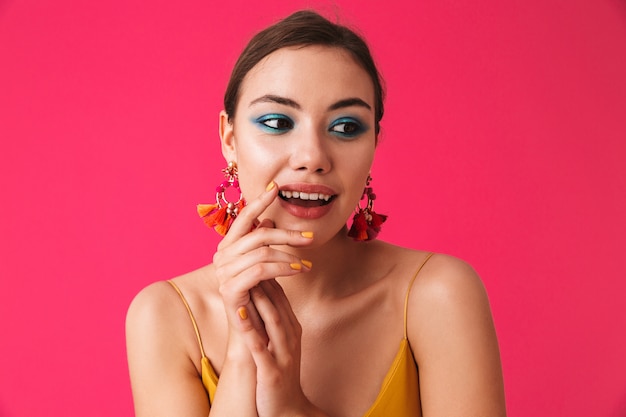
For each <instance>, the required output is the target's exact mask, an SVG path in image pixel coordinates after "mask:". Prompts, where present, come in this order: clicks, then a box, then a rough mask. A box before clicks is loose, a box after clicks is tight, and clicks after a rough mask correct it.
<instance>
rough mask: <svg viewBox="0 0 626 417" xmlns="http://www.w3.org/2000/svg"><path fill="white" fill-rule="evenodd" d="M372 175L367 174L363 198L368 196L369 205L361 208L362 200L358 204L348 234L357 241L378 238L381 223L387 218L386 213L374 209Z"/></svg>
mask: <svg viewBox="0 0 626 417" xmlns="http://www.w3.org/2000/svg"><path fill="white" fill-rule="evenodd" d="M371 181H372V177H371V176H369V175H368V176H367V182H366V183H365V189H364V190H363V195H362V196H361V200H362V199H363V198H365V197H367V206H365V208H361V202H360V201H359V203H358V204H357V206H356V210H355V213H354V217H353V218H352V226H351V227H350V230H349V231H348V236H350V237H351V238H353V239H354V240H356V241H357V242H363V241H367V240H372V239H376V236H378V233H379V232H380V228H381V225H382V224H383V223H384V222H385V220H387V216H386V215H384V214H378V213H376V212H375V211H374V200H376V194H374V191H373V189H372V187H370V182H371Z"/></svg>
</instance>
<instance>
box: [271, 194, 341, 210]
mask: <svg viewBox="0 0 626 417" xmlns="http://www.w3.org/2000/svg"><path fill="white" fill-rule="evenodd" d="M278 195H279V197H280V198H281V199H283V200H285V201H286V202H288V203H289V204H293V205H296V206H301V207H321V206H325V205H327V204H330V202H331V201H333V199H334V198H335V196H334V195H329V194H323V193H304V192H299V191H280V193H279V194H278Z"/></svg>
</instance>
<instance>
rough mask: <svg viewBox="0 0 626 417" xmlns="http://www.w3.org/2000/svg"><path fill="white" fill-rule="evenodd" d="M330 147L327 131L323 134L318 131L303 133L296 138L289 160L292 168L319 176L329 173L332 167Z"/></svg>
mask: <svg viewBox="0 0 626 417" xmlns="http://www.w3.org/2000/svg"><path fill="white" fill-rule="evenodd" d="M328 146H329V142H328V138H327V137H326V132H325V131H324V132H321V131H318V130H316V129H309V130H307V131H302V132H301V134H300V135H298V137H296V138H294V142H293V147H292V152H291V156H290V160H289V164H290V166H291V168H293V169H294V170H298V171H302V170H305V171H309V172H315V173H318V174H325V173H327V172H328V171H330V169H331V166H332V163H331V157H330V152H329V149H328Z"/></svg>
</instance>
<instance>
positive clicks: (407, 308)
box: [190, 252, 434, 339]
mask: <svg viewBox="0 0 626 417" xmlns="http://www.w3.org/2000/svg"><path fill="white" fill-rule="evenodd" d="M433 255H434V253H433V252H431V253H429V254H428V255H426V258H424V261H423V262H422V264H421V265H420V267H419V268H417V271H416V272H415V275H413V278H411V281H410V282H409V286H408V287H407V289H406V297H405V299H404V338H405V339H407V338H408V335H407V326H408V324H407V322H408V311H409V294H410V293H411V288H412V287H413V282H414V281H415V278H417V275H418V274H419V273H420V271H421V270H422V268H423V267H424V265H426V262H428V260H429V259H430V258H431V256H433ZM190 313H191V312H190Z"/></svg>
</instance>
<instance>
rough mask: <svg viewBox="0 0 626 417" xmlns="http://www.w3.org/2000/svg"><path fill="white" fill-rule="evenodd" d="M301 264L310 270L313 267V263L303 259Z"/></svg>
mask: <svg viewBox="0 0 626 417" xmlns="http://www.w3.org/2000/svg"><path fill="white" fill-rule="evenodd" d="M300 263H301V264H302V265H304V266H306V267H307V268H309V269H311V267H312V266H313V262H311V261H307V260H306V259H302V260H301V261H300Z"/></svg>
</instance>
